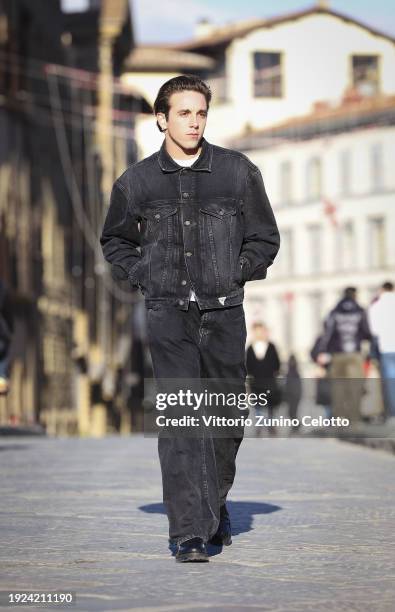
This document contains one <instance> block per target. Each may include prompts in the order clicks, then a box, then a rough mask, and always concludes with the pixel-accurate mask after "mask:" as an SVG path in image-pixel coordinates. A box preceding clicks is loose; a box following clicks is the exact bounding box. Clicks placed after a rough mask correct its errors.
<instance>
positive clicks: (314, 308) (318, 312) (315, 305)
mask: <svg viewBox="0 0 395 612" xmlns="http://www.w3.org/2000/svg"><path fill="white" fill-rule="evenodd" d="M309 305H310V317H309V327H310V332H311V334H312V338H317V336H318V335H319V334H320V333H321V329H322V320H323V316H322V293H321V292H320V291H313V292H312V293H310V294H309Z"/></svg>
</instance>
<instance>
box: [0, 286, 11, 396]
mask: <svg viewBox="0 0 395 612" xmlns="http://www.w3.org/2000/svg"><path fill="white" fill-rule="evenodd" d="M13 329H14V323H13V316H12V308H11V302H10V298H9V294H8V291H7V288H6V286H5V283H4V281H3V280H2V279H1V278H0V395H6V394H7V393H8V392H9V389H10V384H9V368H10V346H11V340H12V333H13Z"/></svg>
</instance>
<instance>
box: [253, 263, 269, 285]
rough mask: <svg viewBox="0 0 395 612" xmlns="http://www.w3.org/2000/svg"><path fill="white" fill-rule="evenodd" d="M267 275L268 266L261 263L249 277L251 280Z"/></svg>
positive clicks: (260, 278)
mask: <svg viewBox="0 0 395 612" xmlns="http://www.w3.org/2000/svg"><path fill="white" fill-rule="evenodd" d="M266 276H267V266H266V265H264V264H263V265H261V266H258V268H257V269H256V270H254V273H253V274H252V275H251V277H250V278H249V280H252V281H253V280H262V279H264V278H266Z"/></svg>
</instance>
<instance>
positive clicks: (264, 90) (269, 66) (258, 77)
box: [254, 51, 282, 98]
mask: <svg viewBox="0 0 395 612" xmlns="http://www.w3.org/2000/svg"><path fill="white" fill-rule="evenodd" d="M254 96H255V97H256V98H281V96H282V78H281V53H265V52H262V51H257V52H255V53H254Z"/></svg>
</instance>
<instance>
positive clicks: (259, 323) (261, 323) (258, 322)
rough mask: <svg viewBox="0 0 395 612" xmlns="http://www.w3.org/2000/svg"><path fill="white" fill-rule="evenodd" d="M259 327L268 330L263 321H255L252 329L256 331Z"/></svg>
mask: <svg viewBox="0 0 395 612" xmlns="http://www.w3.org/2000/svg"><path fill="white" fill-rule="evenodd" d="M257 327H263V328H264V329H267V327H266V325H265V323H264V322H263V321H255V322H254V323H253V324H252V329H256V328H257Z"/></svg>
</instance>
